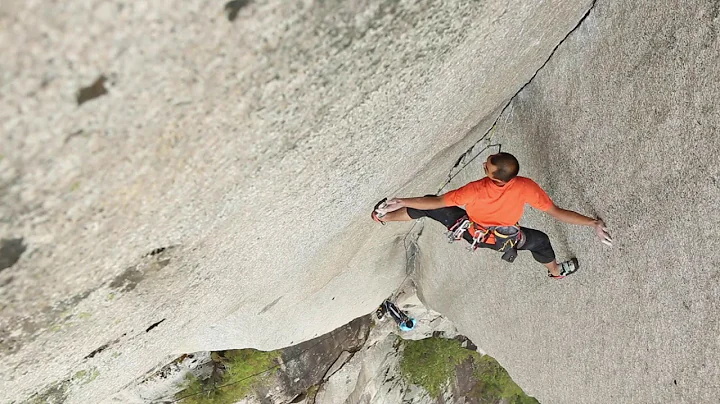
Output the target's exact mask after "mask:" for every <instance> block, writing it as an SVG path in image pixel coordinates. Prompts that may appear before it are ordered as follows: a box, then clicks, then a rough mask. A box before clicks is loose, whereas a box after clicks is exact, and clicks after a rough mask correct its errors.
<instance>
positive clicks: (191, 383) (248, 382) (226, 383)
mask: <svg viewBox="0 0 720 404" xmlns="http://www.w3.org/2000/svg"><path fill="white" fill-rule="evenodd" d="M211 357H212V359H213V365H214V368H213V371H212V374H211V375H210V377H208V378H207V379H202V380H201V379H198V378H197V377H195V376H193V375H190V376H189V377H188V379H187V382H186V385H185V389H184V390H183V391H181V392H179V393H177V394H176V395H175V398H176V399H178V400H182V401H181V402H182V403H184V404H209V403H213V404H232V403H235V402H237V401H238V400H240V399H241V398H243V397H245V396H247V394H248V393H250V391H251V390H252V389H253V387H255V386H258V385H261V384H262V383H263V382H265V381H267V380H268V379H269V378H270V377H271V376H272V375H274V374H275V372H276V371H277V367H275V366H276V365H277V364H278V358H279V357H280V351H279V350H276V351H270V352H263V351H258V350H255V349H238V350H232V351H220V352H213V353H212V355H211ZM268 369H269V370H268Z"/></svg>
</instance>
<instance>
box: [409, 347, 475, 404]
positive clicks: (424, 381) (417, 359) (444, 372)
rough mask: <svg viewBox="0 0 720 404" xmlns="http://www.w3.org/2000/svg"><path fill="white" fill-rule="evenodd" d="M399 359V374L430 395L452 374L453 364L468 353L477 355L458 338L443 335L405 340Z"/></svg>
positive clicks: (434, 396) (433, 396) (461, 359)
mask: <svg viewBox="0 0 720 404" xmlns="http://www.w3.org/2000/svg"><path fill="white" fill-rule="evenodd" d="M404 345H405V349H404V350H403V356H402V359H401V360H400V372H401V374H402V376H403V378H404V379H405V380H406V381H408V382H410V383H412V384H416V385H418V386H422V387H423V388H424V389H425V390H427V392H428V393H429V394H430V397H432V398H438V397H439V396H440V393H442V391H443V389H444V388H445V387H446V386H447V383H448V381H449V380H450V378H453V377H455V367H456V366H457V365H458V364H460V363H461V362H463V361H464V360H465V359H467V358H468V357H470V356H473V357H479V356H480V355H479V354H478V353H477V352H475V351H471V350H468V349H465V348H463V347H462V346H460V342H458V341H456V340H452V339H445V338H426V339H423V340H419V341H405V343H404Z"/></svg>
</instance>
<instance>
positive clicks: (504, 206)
mask: <svg viewBox="0 0 720 404" xmlns="http://www.w3.org/2000/svg"><path fill="white" fill-rule="evenodd" d="M443 200H444V201H445V204H446V206H461V205H465V210H466V211H467V214H468V217H469V218H470V220H472V221H473V222H475V223H477V224H480V225H485V226H512V225H515V224H517V222H518V221H519V220H520V217H521V216H522V214H523V210H524V208H525V204H526V203H527V204H530V206H532V207H533V208H536V209H540V210H542V211H546V210H548V209H550V208H552V207H553V202H552V200H550V197H549V196H548V194H547V193H546V192H545V191H543V189H542V188H540V185H538V184H537V183H536V182H535V181H533V180H531V179H530V178H526V177H515V178H513V179H511V180H510V181H509V182H508V183H507V184H505V186H503V187H501V186H498V185H497V184H495V183H494V182H493V181H492V180H491V179H490V178H488V177H485V178H483V179H481V180H478V181H473V182H471V183H469V184H467V185H465V186H463V187H461V188H458V189H456V190H454V191H450V192H448V193H446V194H445V195H443Z"/></svg>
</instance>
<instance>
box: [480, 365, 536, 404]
mask: <svg viewBox="0 0 720 404" xmlns="http://www.w3.org/2000/svg"><path fill="white" fill-rule="evenodd" d="M473 366H474V368H475V370H474V372H473V374H474V375H475V377H476V378H477V380H478V384H477V385H475V388H473V390H472V392H471V395H472V396H473V397H475V398H478V399H480V400H482V401H488V402H495V401H497V400H498V399H505V400H506V401H507V402H509V403H512V404H537V403H538V401H537V400H536V399H535V398H533V397H530V396H528V395H527V394H525V392H523V391H522V389H521V388H520V386H518V385H517V384H516V383H515V382H514V381H513V380H512V379H511V378H510V375H508V373H507V371H505V369H503V367H502V366H500V364H499V363H498V362H497V361H496V360H495V359H493V358H491V357H490V356H487V355H485V356H481V357H478V358H476V359H475V361H474V363H473Z"/></svg>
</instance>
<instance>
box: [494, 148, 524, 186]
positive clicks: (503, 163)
mask: <svg viewBox="0 0 720 404" xmlns="http://www.w3.org/2000/svg"><path fill="white" fill-rule="evenodd" d="M490 162H491V163H492V165H494V166H495V167H497V168H496V169H495V172H493V173H492V174H493V177H495V178H497V179H499V180H500V181H504V182H508V181H510V180H511V179H513V178H515V177H517V175H518V172H520V163H518V161H517V159H516V158H515V156H513V155H512V154H510V153H498V154H493V155H492V156H490Z"/></svg>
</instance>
